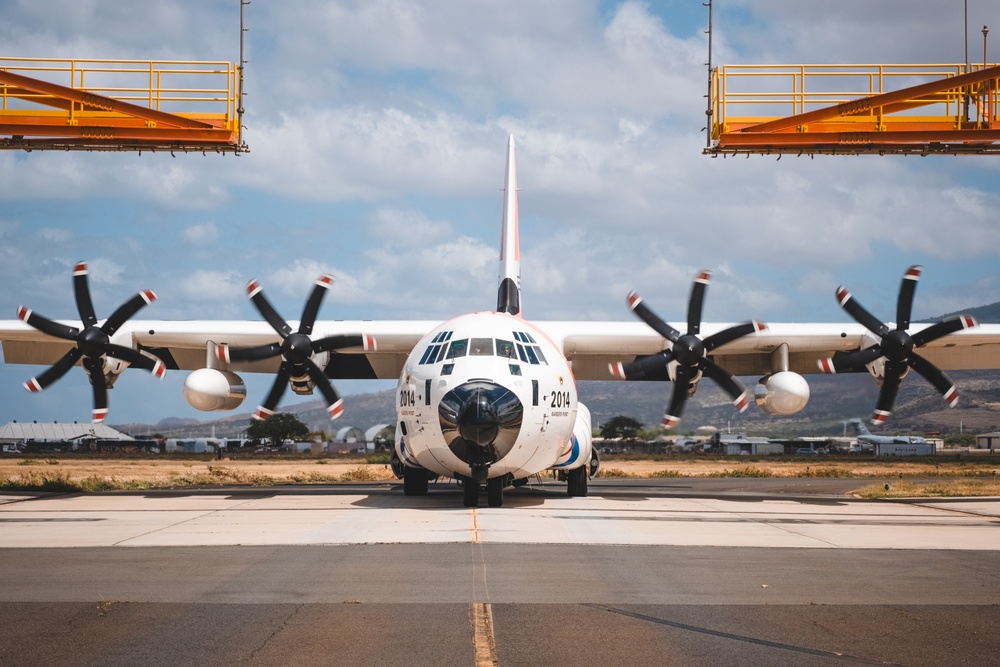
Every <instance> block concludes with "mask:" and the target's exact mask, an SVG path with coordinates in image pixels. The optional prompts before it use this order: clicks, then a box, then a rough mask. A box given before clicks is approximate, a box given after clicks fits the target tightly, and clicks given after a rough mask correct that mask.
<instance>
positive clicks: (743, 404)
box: [733, 390, 750, 412]
mask: <svg viewBox="0 0 1000 667" xmlns="http://www.w3.org/2000/svg"><path fill="white" fill-rule="evenodd" d="M733 405H735V406H736V407H737V408H738V409H739V411H740V412H743V411H744V410H746V409H747V406H749V405H750V392H749V390H748V391H745V392H743V393H742V394H740V397H739V398H737V399H736V400H735V401H733Z"/></svg>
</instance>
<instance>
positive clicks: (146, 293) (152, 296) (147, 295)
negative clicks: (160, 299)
mask: <svg viewBox="0 0 1000 667" xmlns="http://www.w3.org/2000/svg"><path fill="white" fill-rule="evenodd" d="M139 294H140V295H141V296H142V298H143V300H144V301H145V302H146V303H147V304H149V303H153V302H154V301H156V292H154V291H153V290H151V289H147V290H143V291H141V292H139Z"/></svg>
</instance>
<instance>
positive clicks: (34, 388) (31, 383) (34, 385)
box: [24, 378, 42, 393]
mask: <svg viewBox="0 0 1000 667" xmlns="http://www.w3.org/2000/svg"><path fill="white" fill-rule="evenodd" d="M24 388H25V389H27V390H28V391H30V392H32V393H36V392H39V391H41V390H42V385H40V384H38V380H36V379H35V378H31V379H30V380H28V381H27V382H25V383H24Z"/></svg>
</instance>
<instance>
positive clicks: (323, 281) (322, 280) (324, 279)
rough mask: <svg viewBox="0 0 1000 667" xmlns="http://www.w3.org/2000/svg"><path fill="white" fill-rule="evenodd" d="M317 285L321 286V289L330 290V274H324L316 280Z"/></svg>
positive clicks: (331, 283) (331, 277)
mask: <svg viewBox="0 0 1000 667" xmlns="http://www.w3.org/2000/svg"><path fill="white" fill-rule="evenodd" d="M316 284H317V285H322V286H323V287H325V288H327V289H330V287H332V286H333V276H331V275H330V274H324V275H322V276H320V277H319V278H317V279H316Z"/></svg>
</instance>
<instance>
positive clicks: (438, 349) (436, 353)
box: [419, 331, 454, 365]
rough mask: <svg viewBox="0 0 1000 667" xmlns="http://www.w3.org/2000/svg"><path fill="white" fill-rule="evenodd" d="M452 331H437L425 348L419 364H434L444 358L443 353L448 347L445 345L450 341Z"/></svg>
mask: <svg viewBox="0 0 1000 667" xmlns="http://www.w3.org/2000/svg"><path fill="white" fill-rule="evenodd" d="M452 333H454V332H452V331H439V332H438V333H437V334H436V335H435V336H434V339H433V340H432V341H431V344H430V345H428V346H427V349H426V350H424V354H423V356H421V357H420V362H419V363H420V364H421V365H423V364H436V363H437V362H439V361H441V359H443V358H444V354H445V352H446V351H447V350H448V345H447V344H446V343H447V342H448V341H449V340H451V335H452Z"/></svg>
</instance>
